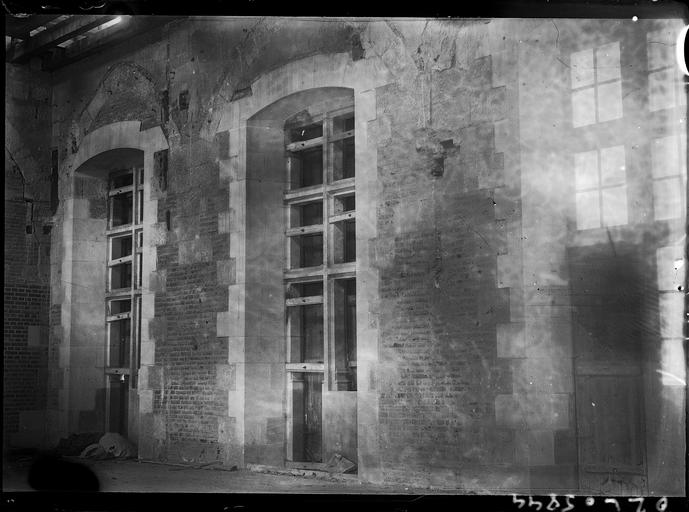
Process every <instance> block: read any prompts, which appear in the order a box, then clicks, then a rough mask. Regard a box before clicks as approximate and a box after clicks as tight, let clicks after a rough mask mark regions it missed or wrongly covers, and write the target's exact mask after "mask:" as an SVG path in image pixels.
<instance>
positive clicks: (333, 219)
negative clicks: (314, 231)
mask: <svg viewBox="0 0 689 512" xmlns="http://www.w3.org/2000/svg"><path fill="white" fill-rule="evenodd" d="M355 217H356V213H355V212H354V210H350V211H348V212H345V213H338V214H337V215H333V216H331V217H330V219H329V220H330V223H331V224H333V223H335V222H342V221H343V220H349V219H354V218H355Z"/></svg>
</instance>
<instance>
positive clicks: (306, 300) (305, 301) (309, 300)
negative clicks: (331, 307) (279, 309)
mask: <svg viewBox="0 0 689 512" xmlns="http://www.w3.org/2000/svg"><path fill="white" fill-rule="evenodd" d="M309 304H323V296H322V295H313V296H311V297H297V298H296V299H287V300H286V301H285V306H287V307H292V306H308V305H309Z"/></svg>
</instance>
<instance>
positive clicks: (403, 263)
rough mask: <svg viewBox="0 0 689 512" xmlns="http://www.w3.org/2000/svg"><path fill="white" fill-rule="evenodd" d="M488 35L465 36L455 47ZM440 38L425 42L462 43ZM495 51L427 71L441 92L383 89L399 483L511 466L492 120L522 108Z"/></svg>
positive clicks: (388, 417) (389, 366) (383, 388)
mask: <svg viewBox="0 0 689 512" xmlns="http://www.w3.org/2000/svg"><path fill="white" fill-rule="evenodd" d="M429 32H431V31H429ZM485 35H486V34H482V33H481V32H480V31H469V32H468V33H465V34H461V33H460V34H459V37H458V38H457V42H456V44H457V47H463V48H467V47H471V46H472V45H476V42H477V40H479V38H480V37H482V36H485ZM441 36H442V33H441V34H440V35H438V34H435V35H434V36H429V42H428V43H427V44H429V45H431V46H433V45H435V46H439V47H441V48H445V47H449V46H451V45H450V44H445V43H446V41H445V40H442V38H441ZM440 41H442V43H441V42H440ZM424 46H425V45H424V44H423V43H422V44H421V45H420V48H422V47H424ZM487 51H488V49H487V48H484V49H483V50H482V51H479V50H478V49H477V50H476V51H474V52H473V53H469V54H468V55H459V54H458V55H453V56H450V57H448V56H446V57H447V58H446V63H445V64H444V65H443V66H441V69H440V70H433V71H432V70H430V69H429V70H426V69H423V68H422V69H421V71H427V72H428V78H427V80H428V82H429V87H427V90H430V93H424V92H421V93H419V92H418V89H416V90H413V89H410V88H409V84H408V83H405V82H401V85H397V84H395V85H392V86H387V87H383V88H380V89H379V90H378V91H377V102H378V118H379V123H380V122H381V119H382V120H384V121H383V122H384V123H385V124H389V126H390V138H389V140H387V141H384V142H383V143H382V144H381V146H379V150H378V176H379V180H380V183H381V189H380V196H379V209H378V240H379V243H380V244H383V245H384V246H385V247H386V248H389V251H390V256H388V258H387V260H386V264H385V267H384V269H383V270H382V271H381V277H380V285H379V292H380V302H381V313H380V318H379V325H380V347H381V348H380V350H381V352H380V360H381V362H382V363H381V366H382V368H383V371H382V372H381V373H380V376H379V377H376V385H377V386H378V390H379V393H380V401H379V404H380V411H379V420H380V425H381V444H380V450H381V458H382V464H383V466H384V467H385V468H386V469H385V472H384V473H385V477H386V478H387V479H388V480H392V481H395V480H397V481H400V482H405V481H406V482H409V481H410V478H411V479H412V481H415V482H417V483H422V484H441V483H444V484H446V485H456V483H457V482H458V481H460V480H461V479H462V476H461V473H462V471H463V470H464V471H465V470H466V468H467V467H471V466H474V467H475V466H487V465H505V464H513V463H514V432H513V431H510V430H509V429H504V428H501V427H499V426H498V425H496V419H495V410H494V401H495V397H496V396H497V395H498V394H500V393H506V392H510V391H511V366H510V364H509V362H508V361H505V360H504V359H498V357H497V351H496V328H497V324H499V323H502V322H509V319H510V300H509V291H508V289H506V288H498V283H497V258H498V255H500V254H503V253H505V252H506V249H507V243H506V237H505V233H504V232H503V231H504V225H503V224H501V222H498V221H497V220H496V212H495V210H496V208H495V204H496V203H495V201H494V198H495V193H496V188H497V187H502V186H503V185H504V183H505V179H504V174H505V171H504V162H505V158H504V155H503V154H502V153H501V152H498V150H497V149H496V143H495V123H496V122H498V121H501V120H503V121H504V120H505V119H507V118H508V117H510V116H513V111H514V107H513V106H512V107H510V106H507V105H506V104H505V87H504V86H495V84H494V81H493V73H492V68H493V64H492V60H491V56H490V55H487V54H486V52H487ZM458 53H459V52H458ZM438 61H440V62H442V57H441V59H438V60H436V62H438ZM431 62H432V61H431ZM425 94H429V96H430V98H424V97H423V96H424V95H425ZM419 96H422V97H419ZM407 105H413V106H415V107H416V109H414V108H408V107H406V106H407ZM511 109H512V110H511ZM427 110H428V111H429V112H426V111H427ZM419 112H421V113H419ZM419 118H421V119H424V118H425V120H423V121H419ZM443 141H451V144H452V145H451V146H450V144H448V145H447V150H446V152H445V155H444V165H443V169H442V175H438V174H439V173H438V172H437V171H436V172H435V174H436V175H435V176H434V172H433V171H434V165H435V163H434V161H433V160H432V159H431V158H429V157H428V155H427V154H425V153H424V151H423V150H424V148H425V147H426V145H428V144H438V143H439V142H443ZM414 147H415V148H416V149H417V151H414V150H413V149H410V148H414ZM495 474H496V475H497V472H496V473H495ZM477 477H478V478H479V479H481V478H483V479H484V480H483V481H484V482H485V475H479V473H477Z"/></svg>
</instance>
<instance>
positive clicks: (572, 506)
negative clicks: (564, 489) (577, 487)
mask: <svg viewBox="0 0 689 512" xmlns="http://www.w3.org/2000/svg"><path fill="white" fill-rule="evenodd" d="M573 499H574V495H572V494H565V503H567V507H565V508H563V509H562V512H568V511H569V510H572V509H573V508H574V505H572V502H570V501H569V500H573Z"/></svg>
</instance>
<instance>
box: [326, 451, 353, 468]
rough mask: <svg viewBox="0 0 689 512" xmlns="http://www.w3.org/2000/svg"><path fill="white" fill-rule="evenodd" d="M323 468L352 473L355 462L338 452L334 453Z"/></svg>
mask: <svg viewBox="0 0 689 512" xmlns="http://www.w3.org/2000/svg"><path fill="white" fill-rule="evenodd" d="M325 468H326V470H327V471H329V472H331V473H354V472H355V471H356V464H354V463H353V462H352V461H351V460H349V459H348V458H347V457H344V456H343V455H341V454H339V453H334V454H333V456H332V457H330V460H329V461H328V463H327V464H326V465H325Z"/></svg>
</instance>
